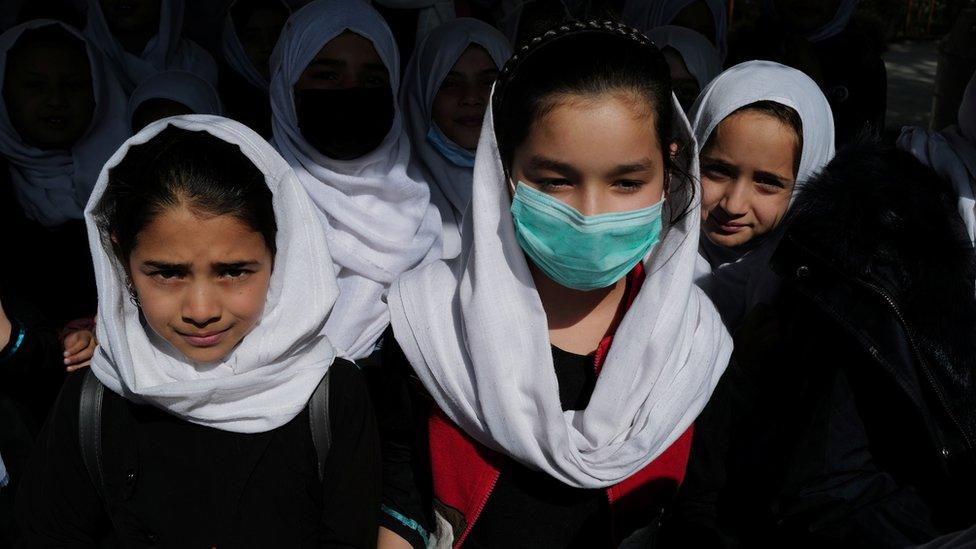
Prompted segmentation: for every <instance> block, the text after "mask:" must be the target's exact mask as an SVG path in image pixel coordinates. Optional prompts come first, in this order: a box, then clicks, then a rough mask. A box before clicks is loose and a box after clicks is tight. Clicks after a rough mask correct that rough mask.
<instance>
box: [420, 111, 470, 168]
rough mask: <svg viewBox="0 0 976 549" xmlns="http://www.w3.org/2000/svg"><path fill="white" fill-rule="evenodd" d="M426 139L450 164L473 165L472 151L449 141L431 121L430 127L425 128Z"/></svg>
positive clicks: (466, 166) (465, 166) (468, 166)
mask: <svg viewBox="0 0 976 549" xmlns="http://www.w3.org/2000/svg"><path fill="white" fill-rule="evenodd" d="M427 141H428V142H429V143H430V144H431V145H433V146H434V148H435V149H437V152H439V153H441V155H443V156H444V158H446V159H448V160H449V161H450V162H451V164H454V165H455V166H460V167H462V168H473V167H474V153H473V152H471V151H469V150H468V149H465V148H462V147H461V146H460V145H458V144H457V143H455V142H454V141H451V139H450V138H449V137H447V136H446V135H444V132H442V131H441V129H440V128H438V127H437V124H435V123H433V122H431V123H430V129H429V130H427Z"/></svg>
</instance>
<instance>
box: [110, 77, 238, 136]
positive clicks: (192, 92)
mask: <svg viewBox="0 0 976 549" xmlns="http://www.w3.org/2000/svg"><path fill="white" fill-rule="evenodd" d="M222 111H223V108H222V107H221V104H220V97H218V96H217V90H215V89H214V88H213V86H211V85H210V84H209V83H207V81H206V80H204V79H202V78H200V77H199V76H197V75H195V74H193V73H190V72H186V71H165V72H160V73H157V74H154V75H152V76H150V77H149V78H147V79H146V80H145V81H144V82H143V83H142V84H139V87H137V88H136V89H135V91H133V92H132V97H130V98H129V121H130V123H131V124H132V131H133V132H134V133H137V132H138V131H139V130H141V129H142V128H144V127H146V126H148V125H149V124H150V123H152V122H155V121H157V120H160V119H162V118H166V117H169V116H177V115H181V114H216V115H221V114H223V112H222Z"/></svg>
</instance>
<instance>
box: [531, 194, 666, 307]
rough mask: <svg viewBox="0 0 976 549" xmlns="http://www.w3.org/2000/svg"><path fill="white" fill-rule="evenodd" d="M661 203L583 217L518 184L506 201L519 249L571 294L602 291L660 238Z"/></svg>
mask: <svg viewBox="0 0 976 549" xmlns="http://www.w3.org/2000/svg"><path fill="white" fill-rule="evenodd" d="M663 207H664V200H663V199H662V200H661V201H660V202H658V203H657V204H654V205H653V206H649V207H647V208H641V209H639V210H632V211H629V212H614V213H605V214H599V215H583V214H581V213H580V212H579V211H577V210H576V209H575V208H573V207H571V206H568V205H566V204H564V203H563V202H561V201H559V200H558V199H556V198H553V197H552V196H549V195H548V194H546V193H544V192H542V191H538V190H536V189H534V188H532V187H530V186H528V185H526V184H525V183H522V182H521V181H520V182H519V183H518V186H517V187H516V189H515V196H514V198H513V199H512V220H513V221H514V222H515V238H516V239H517V240H518V243H519V246H521V247H522V250H523V251H524V252H525V255H527V256H529V258H530V259H531V260H532V262H533V263H535V265H536V266H537V267H539V268H540V269H542V272H544V273H546V276H548V277H549V278H551V279H552V280H554V281H555V282H557V283H558V284H561V285H562V286H565V287H567V288H573V289H576V290H595V289H597V288H606V287H607V286H610V285H611V284H613V283H614V282H617V281H618V280H620V279H621V278H623V277H624V276H626V275H627V273H629V272H630V270H631V269H633V268H634V266H635V265H637V263H638V262H639V261H640V260H641V259H643V258H644V256H646V255H647V253H648V252H649V251H650V249H651V248H652V247H653V246H654V245H655V244H657V243H658V242H659V241H660V239H661V213H662V210H663Z"/></svg>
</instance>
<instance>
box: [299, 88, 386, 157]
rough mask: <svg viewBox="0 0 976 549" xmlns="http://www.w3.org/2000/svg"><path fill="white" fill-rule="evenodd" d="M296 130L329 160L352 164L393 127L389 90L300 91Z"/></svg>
mask: <svg viewBox="0 0 976 549" xmlns="http://www.w3.org/2000/svg"><path fill="white" fill-rule="evenodd" d="M296 96H297V99H298V110H297V115H298V128H299V129H300V130H301V132H302V135H303V136H305V139H307V140H308V142H309V143H311V144H312V146H313V147H315V148H316V149H318V151H319V152H320V153H322V154H324V155H325V156H328V157H329V158H334V159H336V160H353V159H356V158H359V157H361V156H363V155H365V154H367V153H370V152H372V151H374V150H376V147H378V146H379V145H380V143H382V142H383V139H384V138H385V137H386V134H388V133H390V127H392V126H393V116H394V112H395V111H394V107H393V92H392V91H391V90H390V87H389V86H383V87H379V88H346V89H342V90H302V91H299V92H296Z"/></svg>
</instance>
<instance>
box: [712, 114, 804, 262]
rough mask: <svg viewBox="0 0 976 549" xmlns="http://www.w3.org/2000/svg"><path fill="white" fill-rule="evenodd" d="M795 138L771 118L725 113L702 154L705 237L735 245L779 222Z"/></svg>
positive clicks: (786, 195)
mask: <svg viewBox="0 0 976 549" xmlns="http://www.w3.org/2000/svg"><path fill="white" fill-rule="evenodd" d="M796 155H797V136H796V132H794V130H793V128H791V127H790V126H788V125H787V124H784V123H783V122H781V121H780V120H777V119H776V118H774V117H772V116H770V115H768V114H764V113H760V112H756V111H749V110H745V111H742V112H738V113H734V114H731V115H729V116H728V117H727V118H725V120H723V121H722V122H721V123H720V124H719V125H718V127H717V128H715V131H714V132H713V133H712V136H711V137H710V138H709V140H708V142H707V143H706V145H705V148H704V149H703V150H702V153H701V180H702V228H703V229H704V230H705V234H706V236H707V237H708V239H709V240H711V241H712V242H714V243H715V244H718V245H720V246H725V247H729V248H731V247H734V246H740V245H742V244H745V243H746V242H749V241H750V240H752V239H753V238H756V237H757V236H760V235H763V234H766V233H768V232H769V231H771V230H773V229H775V228H776V226H777V225H779V223H780V221H782V219H783V216H784V215H785V214H786V210H787V209H788V208H789V205H790V196H791V195H792V194H793V186H794V182H795V179H796V173H795V171H794V166H795V165H796V163H795V161H796Z"/></svg>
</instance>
